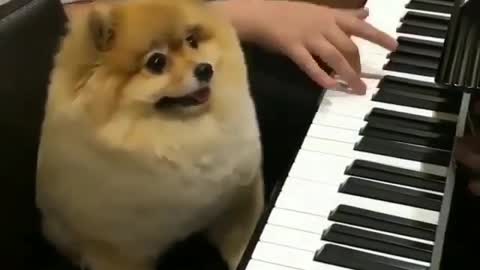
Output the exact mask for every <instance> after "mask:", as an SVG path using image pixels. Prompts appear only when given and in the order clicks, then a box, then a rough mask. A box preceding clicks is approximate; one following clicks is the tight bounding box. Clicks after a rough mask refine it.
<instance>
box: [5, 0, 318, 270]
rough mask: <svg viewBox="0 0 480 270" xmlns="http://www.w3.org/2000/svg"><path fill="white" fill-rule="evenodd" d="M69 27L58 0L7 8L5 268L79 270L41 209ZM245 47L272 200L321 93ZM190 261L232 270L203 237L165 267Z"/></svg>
mask: <svg viewBox="0 0 480 270" xmlns="http://www.w3.org/2000/svg"><path fill="white" fill-rule="evenodd" d="M66 21H67V18H66V16H65V13H64V11H63V7H62V5H61V4H60V1H59V0H12V1H10V2H8V3H7V4H5V5H2V6H0V128H1V129H0V156H1V160H0V179H1V182H0V215H1V218H0V246H1V249H0V254H1V255H0V259H1V260H0V265H1V268H2V269H12V270H23V269H28V270H39V269H45V270H47V269H49V270H50V269H51V270H53V269H65V270H66V269H73V268H71V266H70V265H69V263H68V262H67V261H66V260H65V259H64V258H62V257H60V256H58V254H56V253H55V252H54V249H53V248H52V247H51V246H49V245H48V244H47V243H46V242H45V240H44V239H43V238H42V237H41V233H40V229H39V228H40V226H39V220H40V219H39V215H38V211H36V208H35V203H34V188H35V168H36V159H37V148H38V139H39V132H40V125H41V122H42V118H43V107H44V103H45V97H46V90H47V86H48V78H49V72H50V70H51V68H52V63H53V62H52V60H53V55H54V53H55V51H56V48H57V45H58V41H59V38H60V37H61V36H62V35H63V34H64V33H65V27H64V24H65V22H66ZM244 48H245V52H246V58H247V63H248V65H249V71H250V79H251V85H252V95H253V97H254V100H255V103H256V105H257V111H258V118H259V121H260V128H261V134H262V143H263V147H264V163H265V164H264V174H265V182H266V187H267V188H266V194H267V201H268V196H269V195H270V194H271V192H272V189H273V187H274V184H275V183H276V182H278V181H283V180H284V179H285V177H286V174H287V173H288V170H289V167H290V164H291V162H292V161H293V158H294V157H295V154H296V151H297V150H298V148H299V146H300V144H301V142H302V139H303V137H304V135H305V133H306V131H307V129H308V126H309V125H310V121H311V119H312V117H313V115H314V113H315V111H316V105H317V100H318V98H319V95H320V94H321V92H322V91H321V89H318V87H317V86H316V85H315V84H314V83H313V82H311V81H310V80H309V79H307V78H306V76H305V75H304V74H303V73H302V72H300V71H299V70H298V69H297V68H296V66H295V65H294V64H293V63H291V62H290V61H289V60H288V59H286V58H285V57H280V56H278V55H274V54H269V53H266V52H265V51H263V50H262V49H260V48H258V47H256V46H253V45H251V44H244ZM233 154H234V153H232V155H233ZM185 263H187V264H189V265H190V266H192V265H195V267H194V269H209V270H216V269H226V268H225V265H224V264H223V262H222V261H221V259H220V258H219V255H218V253H217V252H216V250H214V249H212V248H211V247H210V246H209V245H208V243H206V242H205V241H204V239H202V238H201V237H196V236H194V237H192V238H191V239H189V240H188V241H186V242H184V243H179V245H178V246H177V247H175V248H174V249H172V252H171V253H170V254H169V255H168V256H166V257H165V258H164V260H163V263H162V266H164V267H160V268H159V269H162V270H163V269H171V268H170V267H168V266H172V265H176V266H180V265H182V266H184V267H188V266H186V265H184V264H185ZM174 269H175V268H174ZM192 269H193V268H192Z"/></svg>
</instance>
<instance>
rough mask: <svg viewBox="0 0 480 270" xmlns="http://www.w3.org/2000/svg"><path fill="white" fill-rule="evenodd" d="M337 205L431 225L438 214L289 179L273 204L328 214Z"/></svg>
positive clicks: (328, 186)
mask: <svg viewBox="0 0 480 270" xmlns="http://www.w3.org/2000/svg"><path fill="white" fill-rule="evenodd" d="M340 204H346V205H350V206H355V207H360V208H364V209H367V210H371V211H376V212H380V213H385V214H390V215H396V216H399V217H404V218H408V219H413V220H419V221H423V222H428V223H432V224H437V223H438V217H439V213H438V212H436V211H431V210H426V209H421V208H416V207H411V206H407V205H402V204H398V203H392V202H385V201H381V200H376V199H370V198H364V197H360V196H355V195H349V194H344V193H339V192H338V187H334V186H331V185H326V184H322V183H318V182H311V181H303V180H300V179H298V180H297V181H296V182H295V185H293V184H291V181H288V182H285V184H284V186H283V188H282V191H281V192H280V195H279V196H278V198H277V201H276V204H275V206H276V207H278V208H283V209H290V210H294V211H299V212H304V213H310V214H314V215H319V216H323V217H328V214H329V213H330V211H331V210H333V209H335V207H337V206H338V205H340Z"/></svg>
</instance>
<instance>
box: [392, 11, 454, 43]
mask: <svg viewBox="0 0 480 270" xmlns="http://www.w3.org/2000/svg"><path fill="white" fill-rule="evenodd" d="M401 22H402V24H401V25H400V27H398V29H397V32H399V33H405V34H414V35H419V36H429V37H436V38H445V36H446V34H447V31H448V23H449V22H450V18H449V17H447V16H440V15H436V14H426V13H421V12H415V11H408V12H407V14H405V16H404V17H402V19H401Z"/></svg>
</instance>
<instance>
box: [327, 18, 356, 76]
mask: <svg viewBox="0 0 480 270" xmlns="http://www.w3.org/2000/svg"><path fill="white" fill-rule="evenodd" d="M340 33H342V30H341V29H340V28H339V27H338V26H333V27H331V28H330V29H329V31H328V32H327V33H326V35H325V37H326V38H327V40H328V41H330V43H332V45H333V46H335V47H336V48H337V49H338V50H340V52H341V53H342V54H343V55H344V56H345V58H346V59H347V61H348V63H349V64H350V66H352V67H353V69H354V70H355V72H357V73H358V74H360V73H361V72H362V70H361V69H362V68H361V64H360V52H359V50H358V47H357V45H355V43H353V41H352V40H351V39H350V38H349V37H348V36H346V35H342V34H340Z"/></svg>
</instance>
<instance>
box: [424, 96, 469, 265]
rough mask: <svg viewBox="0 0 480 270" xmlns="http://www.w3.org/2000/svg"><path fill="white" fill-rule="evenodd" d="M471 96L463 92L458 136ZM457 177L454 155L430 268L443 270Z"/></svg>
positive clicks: (458, 135)
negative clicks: (446, 238)
mask: <svg viewBox="0 0 480 270" xmlns="http://www.w3.org/2000/svg"><path fill="white" fill-rule="evenodd" d="M470 98H471V95H470V94H469V93H464V94H463V97H462V103H461V106H460V112H459V114H458V121H457V129H456V134H455V136H456V137H462V136H463V135H464V132H465V125H466V120H467V115H468V109H469V105H470ZM455 146H456V142H455V143H454V146H453V149H455ZM455 179H456V165H455V160H454V158H453V157H452V159H451V160H450V165H449V170H448V174H447V179H446V185H445V190H444V196H443V200H442V205H441V209H440V215H439V216H440V218H439V220H438V224H437V231H436V234H435V242H434V243H435V245H434V248H433V253H432V262H431V266H430V268H429V270H441V266H442V258H443V257H444V245H445V237H446V234H447V230H448V225H449V224H448V221H449V220H450V210H451V206H452V199H453V196H454V189H455Z"/></svg>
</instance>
